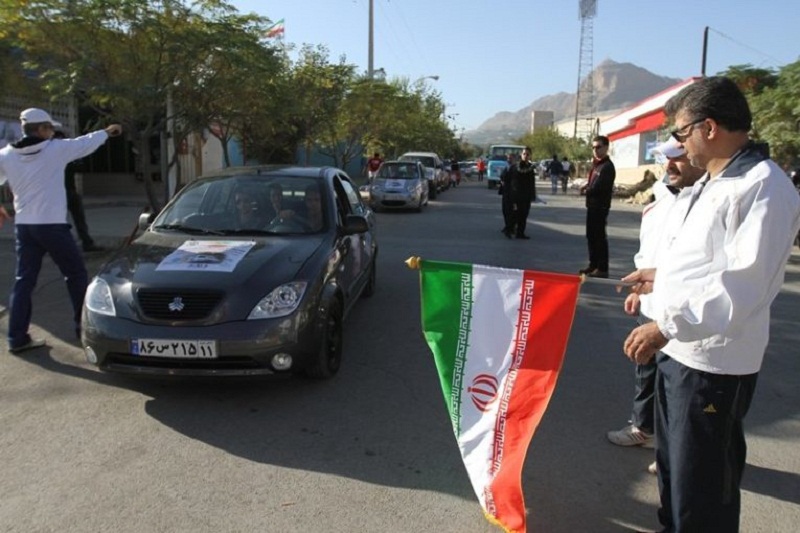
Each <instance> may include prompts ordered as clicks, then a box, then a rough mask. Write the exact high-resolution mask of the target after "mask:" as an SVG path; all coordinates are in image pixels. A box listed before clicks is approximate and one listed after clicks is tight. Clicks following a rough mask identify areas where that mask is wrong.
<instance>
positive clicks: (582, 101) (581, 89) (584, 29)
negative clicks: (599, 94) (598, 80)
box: [573, 0, 597, 140]
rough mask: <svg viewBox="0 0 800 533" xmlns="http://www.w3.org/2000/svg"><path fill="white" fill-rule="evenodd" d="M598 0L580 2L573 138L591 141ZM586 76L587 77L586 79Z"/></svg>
mask: <svg viewBox="0 0 800 533" xmlns="http://www.w3.org/2000/svg"><path fill="white" fill-rule="evenodd" d="M595 15H597V0H578V18H579V19H580V21H581V47H580V52H579V57H578V90H577V92H576V93H575V128H574V130H573V137H574V138H580V139H586V140H591V137H592V136H594V135H595V134H596V131H595V129H596V128H595V124H596V121H595V110H594V76H593V74H592V72H593V71H594V57H593V56H594V40H593V39H594V37H593V33H594V17H595ZM584 76H585V77H586V78H585V79H584Z"/></svg>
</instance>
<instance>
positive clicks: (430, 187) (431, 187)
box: [428, 184, 437, 200]
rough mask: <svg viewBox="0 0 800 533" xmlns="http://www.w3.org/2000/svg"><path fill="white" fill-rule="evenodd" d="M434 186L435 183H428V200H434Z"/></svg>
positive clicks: (435, 192)
mask: <svg viewBox="0 0 800 533" xmlns="http://www.w3.org/2000/svg"><path fill="white" fill-rule="evenodd" d="M436 194H437V191H436V186H435V185H430V184H429V185H428V198H429V199H430V200H436Z"/></svg>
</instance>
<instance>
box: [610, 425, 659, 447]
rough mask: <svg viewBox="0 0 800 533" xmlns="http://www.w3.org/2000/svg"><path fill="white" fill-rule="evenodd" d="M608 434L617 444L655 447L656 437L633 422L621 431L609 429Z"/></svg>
mask: <svg viewBox="0 0 800 533" xmlns="http://www.w3.org/2000/svg"><path fill="white" fill-rule="evenodd" d="M606 436H607V437H608V440H610V441H611V442H612V443H613V444H616V445H617V446H641V447H642V448H653V447H655V438H654V437H653V435H650V434H649V433H645V432H644V431H642V430H641V429H639V428H637V427H636V426H634V425H633V424H631V425H629V426H625V427H624V428H622V429H620V430H619V431H609V432H608V433H607V434H606Z"/></svg>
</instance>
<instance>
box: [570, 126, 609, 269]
mask: <svg viewBox="0 0 800 533" xmlns="http://www.w3.org/2000/svg"><path fill="white" fill-rule="evenodd" d="M608 145H609V141H608V137H606V136H605V135H598V136H596V137H595V138H594V139H592V153H593V154H594V157H593V158H592V168H591V170H590V171H589V181H588V182H587V183H586V185H584V186H583V187H581V193H582V194H586V242H587V243H588V246H589V266H588V267H586V268H582V269H581V270H580V271H579V272H580V273H581V274H586V275H587V276H589V277H593V278H607V277H608V236H607V235H606V224H607V223H608V212H609V211H610V210H611V195H612V193H613V192H614V179H615V178H616V177H617V171H616V169H615V168H614V163H612V162H611V159H610V158H609V157H608Z"/></svg>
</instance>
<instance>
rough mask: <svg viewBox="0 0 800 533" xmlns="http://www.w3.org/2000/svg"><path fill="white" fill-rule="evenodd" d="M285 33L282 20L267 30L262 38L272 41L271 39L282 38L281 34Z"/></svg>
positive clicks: (284, 24) (284, 25)
mask: <svg viewBox="0 0 800 533" xmlns="http://www.w3.org/2000/svg"><path fill="white" fill-rule="evenodd" d="M285 32H286V23H285V22H284V20H283V19H280V20H279V21H277V22H276V23H275V24H273V25H272V26H270V27H269V28H267V31H266V32H265V33H264V37H265V38H266V39H272V38H273V37H279V38H280V37H282V36H283V34H284V33H285Z"/></svg>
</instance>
